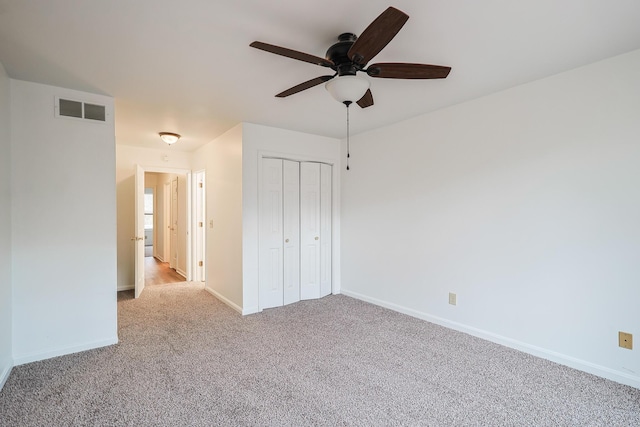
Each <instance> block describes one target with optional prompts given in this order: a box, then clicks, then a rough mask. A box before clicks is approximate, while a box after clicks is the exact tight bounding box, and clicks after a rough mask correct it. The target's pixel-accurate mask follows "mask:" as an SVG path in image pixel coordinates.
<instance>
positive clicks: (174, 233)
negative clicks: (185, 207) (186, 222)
mask: <svg viewBox="0 0 640 427" xmlns="http://www.w3.org/2000/svg"><path fill="white" fill-rule="evenodd" d="M169 235H170V238H169V247H170V248H171V258H170V261H169V267H171V268H173V269H176V268H178V178H174V179H172V180H171V228H170V234H169Z"/></svg>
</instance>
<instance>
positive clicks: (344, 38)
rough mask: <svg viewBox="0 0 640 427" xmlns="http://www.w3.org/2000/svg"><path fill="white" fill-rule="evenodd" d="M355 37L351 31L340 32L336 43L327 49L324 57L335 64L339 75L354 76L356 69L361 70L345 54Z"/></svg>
mask: <svg viewBox="0 0 640 427" xmlns="http://www.w3.org/2000/svg"><path fill="white" fill-rule="evenodd" d="M357 39H358V37H356V35H355V34H353V33H343V34H340V36H338V43H336V44H334V45H333V46H331V47H330V48H329V49H328V50H327V53H326V56H325V57H326V58H327V59H328V60H330V61H331V62H333V63H334V64H335V65H336V71H337V72H338V75H339V76H355V75H356V73H357V72H358V71H360V70H362V67H360V66H359V65H358V64H356V63H354V62H353V61H352V60H351V59H349V57H348V56H347V53H348V52H349V49H351V46H352V45H353V43H354V42H355V41H356V40H357Z"/></svg>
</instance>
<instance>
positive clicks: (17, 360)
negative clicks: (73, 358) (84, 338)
mask: <svg viewBox="0 0 640 427" xmlns="http://www.w3.org/2000/svg"><path fill="white" fill-rule="evenodd" d="M117 343H118V337H117V336H116V337H114V338H110V339H106V340H99V341H92V342H89V343H85V344H80V345H74V346H70V347H59V348H55V349H51V350H47V351H42V352H37V353H30V354H21V355H18V356H14V358H13V363H14V365H15V366H19V365H24V364H25V363H31V362H37V361H39V360H45V359H51V358H52V357H58V356H64V355H67V354H73V353H79V352H81V351H87V350H93V349H95V348H100V347H106V346H108V345H113V344H117Z"/></svg>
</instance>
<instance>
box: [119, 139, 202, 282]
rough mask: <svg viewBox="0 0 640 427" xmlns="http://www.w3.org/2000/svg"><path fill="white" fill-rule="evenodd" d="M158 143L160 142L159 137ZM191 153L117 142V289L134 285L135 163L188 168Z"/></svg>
mask: <svg viewBox="0 0 640 427" xmlns="http://www.w3.org/2000/svg"><path fill="white" fill-rule="evenodd" d="M158 143H159V144H162V142H161V141H160V138H158ZM191 156H192V153H188V152H181V151H176V150H171V149H170V147H168V148H166V149H165V148H164V147H163V148H159V149H157V150H153V149H149V148H142V147H133V146H128V145H117V146H116V186H117V218H118V228H117V230H118V231H117V242H118V261H117V265H118V268H117V274H118V290H125V289H133V287H134V277H135V271H134V266H135V262H134V261H135V260H134V246H133V242H132V241H131V237H132V236H134V235H135V230H134V225H135V224H134V219H135V218H134V216H135V206H134V201H135V194H134V193H135V191H134V190H135V188H134V187H135V167H136V164H139V165H141V166H143V167H144V168H145V170H163V169H167V170H170V169H176V170H190V169H191ZM165 261H167V262H168V260H165Z"/></svg>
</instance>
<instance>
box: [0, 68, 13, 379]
mask: <svg viewBox="0 0 640 427" xmlns="http://www.w3.org/2000/svg"><path fill="white" fill-rule="evenodd" d="M9 93H10V80H9V77H8V76H7V74H6V72H5V70H4V67H3V66H2V64H1V63H0V153H2V154H0V389H2V386H3V385H4V383H5V381H6V380H7V378H8V376H9V372H10V371H11V367H12V366H13V357H12V346H11V341H12V338H11V317H12V304H11V131H10V126H11V115H10V110H11V101H10V96H9Z"/></svg>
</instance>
